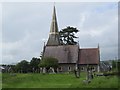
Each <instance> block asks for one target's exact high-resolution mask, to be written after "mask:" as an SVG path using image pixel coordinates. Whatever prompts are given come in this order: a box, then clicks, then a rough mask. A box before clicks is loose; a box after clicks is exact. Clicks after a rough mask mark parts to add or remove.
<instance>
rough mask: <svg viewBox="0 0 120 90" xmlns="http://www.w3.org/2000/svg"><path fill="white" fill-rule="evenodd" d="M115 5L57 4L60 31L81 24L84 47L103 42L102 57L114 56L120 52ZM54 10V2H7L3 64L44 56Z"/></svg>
mask: <svg viewBox="0 0 120 90" xmlns="http://www.w3.org/2000/svg"><path fill="white" fill-rule="evenodd" d="M115 6H116V5H115V4H114V3H57V4H56V10H57V20H58V26H59V30H60V29H62V28H65V27H66V26H68V25H70V26H75V27H77V28H78V29H80V32H79V34H77V35H78V36H79V43H80V47H97V45H98V43H100V47H101V48H100V49H101V57H102V60H107V59H111V58H114V57H115V56H116V54H117V53H114V52H113V51H115V50H117V45H116V44H117V39H116V38H117V35H116V34H117V28H116V27H117V26H116V24H117V21H116V20H114V18H115V17H117V14H116V9H117V8H115ZM98 8H99V10H98ZM52 10H53V4H52V3H4V4H3V13H2V15H3V32H2V35H3V48H2V50H3V52H2V53H3V58H2V60H3V63H12V62H18V61H20V60H23V59H26V60H30V59H31V58H32V57H33V56H35V57H38V56H39V55H40V52H41V51H42V49H43V45H44V41H47V40H46V39H47V38H48V35H49V29H50V23H51V19H52ZM81 15H83V17H84V16H85V20H84V19H83V21H82V18H83V17H81ZM113 21H114V22H113ZM81 22H83V23H82V25H81ZM109 39H110V40H109ZM111 42H112V43H111Z"/></svg>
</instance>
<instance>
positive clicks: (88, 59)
mask: <svg viewBox="0 0 120 90" xmlns="http://www.w3.org/2000/svg"><path fill="white" fill-rule="evenodd" d="M78 63H79V64H99V48H88V49H79V61H78Z"/></svg>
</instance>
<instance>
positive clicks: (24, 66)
mask: <svg viewBox="0 0 120 90" xmlns="http://www.w3.org/2000/svg"><path fill="white" fill-rule="evenodd" d="M16 69H17V71H18V72H21V73H27V72H28V71H29V69H30V65H29V62H28V61H26V60H22V61H21V62H19V63H18V64H17V65H16Z"/></svg>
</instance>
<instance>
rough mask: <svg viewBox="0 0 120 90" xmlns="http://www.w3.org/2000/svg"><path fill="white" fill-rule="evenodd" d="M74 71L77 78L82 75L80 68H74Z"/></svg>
mask: <svg viewBox="0 0 120 90" xmlns="http://www.w3.org/2000/svg"><path fill="white" fill-rule="evenodd" d="M74 73H75V77H76V78H79V77H80V70H74Z"/></svg>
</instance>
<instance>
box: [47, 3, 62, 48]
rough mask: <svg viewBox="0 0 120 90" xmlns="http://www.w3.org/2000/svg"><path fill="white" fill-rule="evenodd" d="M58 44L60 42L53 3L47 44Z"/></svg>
mask: <svg viewBox="0 0 120 90" xmlns="http://www.w3.org/2000/svg"><path fill="white" fill-rule="evenodd" d="M59 44H60V40H59V32H58V25H57V18H56V10H55V5H54V7H53V16H52V22H51V27H50V33H49V39H48V42H47V46H54V45H59Z"/></svg>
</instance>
